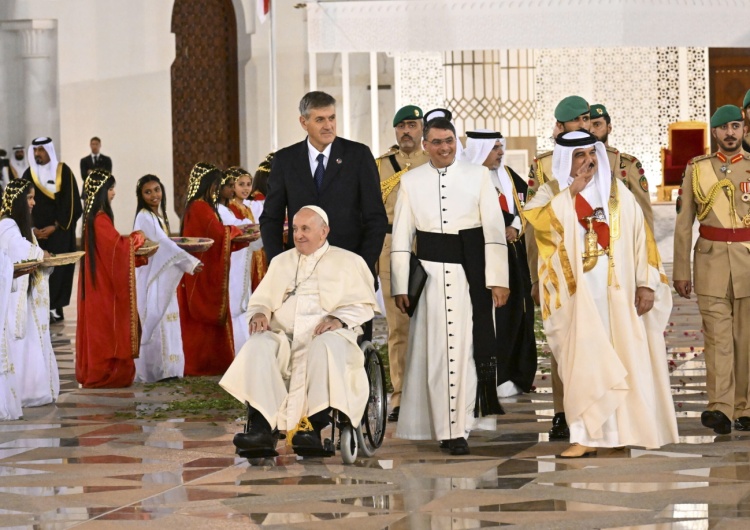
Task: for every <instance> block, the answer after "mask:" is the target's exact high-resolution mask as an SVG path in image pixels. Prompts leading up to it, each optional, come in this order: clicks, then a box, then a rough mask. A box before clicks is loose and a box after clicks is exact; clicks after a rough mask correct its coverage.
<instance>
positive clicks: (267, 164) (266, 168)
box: [256, 153, 276, 173]
mask: <svg viewBox="0 0 750 530" xmlns="http://www.w3.org/2000/svg"><path fill="white" fill-rule="evenodd" d="M275 154H276V153H268V154H267V155H266V159H265V160H264V161H263V162H261V163H260V165H259V166H258V169H256V171H260V172H262V173H270V172H271V162H273V155H275Z"/></svg>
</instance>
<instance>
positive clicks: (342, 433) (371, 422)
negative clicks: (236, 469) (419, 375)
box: [237, 340, 388, 464]
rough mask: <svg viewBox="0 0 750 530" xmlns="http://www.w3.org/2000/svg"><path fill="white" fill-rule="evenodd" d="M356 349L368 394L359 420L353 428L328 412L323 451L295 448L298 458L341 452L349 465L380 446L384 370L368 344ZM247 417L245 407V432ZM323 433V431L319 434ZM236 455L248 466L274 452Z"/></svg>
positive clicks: (385, 408) (383, 420)
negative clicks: (329, 427)
mask: <svg viewBox="0 0 750 530" xmlns="http://www.w3.org/2000/svg"><path fill="white" fill-rule="evenodd" d="M359 347H360V349H361V350H362V353H363V354H364V363H365V372H366V373H367V380H368V382H369V387H370V394H369V397H368V400H367V405H366V406H365V412H364V415H363V417H362V418H361V420H360V422H359V423H358V424H356V425H355V424H354V423H353V422H352V421H351V420H350V419H349V418H347V417H346V415H344V414H342V413H340V412H339V411H337V410H335V409H334V410H332V411H331V425H332V427H331V437H330V438H324V439H323V440H322V441H323V449H322V450H321V449H316V448H304V449H303V448H298V450H296V451H295V452H296V454H297V455H298V456H302V457H308V458H311V457H331V456H335V454H336V449H337V448H338V449H339V450H340V451H341V458H342V460H343V461H344V464H353V463H354V461H355V460H356V459H357V455H358V454H362V455H363V456H365V457H368V458H369V457H371V456H373V455H374V454H375V451H376V450H377V449H378V447H380V446H381V444H382V443H383V438H385V429H386V420H387V414H388V398H387V394H386V387H385V385H386V381H385V368H384V367H383V363H382V361H381V360H380V355H379V354H378V350H377V349H376V348H375V346H374V345H373V344H372V343H371V342H370V341H367V340H365V341H362V342H361V343H360V345H359ZM250 414H251V410H250V408H249V407H248V419H247V422H246V423H245V432H248V431H249V430H250ZM326 430H327V428H326V429H324V430H323V432H325V431H326ZM275 434H278V432H275ZM337 434H338V436H337ZM321 437H322V433H321ZM237 455H239V456H240V457H242V458H247V459H248V461H249V462H250V464H254V463H256V462H258V461H259V460H262V459H264V458H269V457H274V456H278V453H277V452H276V451H275V450H274V451H273V454H268V453H264V454H259V453H258V452H256V451H251V450H242V449H238V450H237Z"/></svg>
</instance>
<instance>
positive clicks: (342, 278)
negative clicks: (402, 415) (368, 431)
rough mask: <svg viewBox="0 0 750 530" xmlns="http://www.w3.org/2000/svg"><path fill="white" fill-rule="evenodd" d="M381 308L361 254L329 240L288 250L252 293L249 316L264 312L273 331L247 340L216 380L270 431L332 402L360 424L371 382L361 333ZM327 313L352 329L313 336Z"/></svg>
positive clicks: (286, 426) (288, 426) (290, 426)
mask: <svg viewBox="0 0 750 530" xmlns="http://www.w3.org/2000/svg"><path fill="white" fill-rule="evenodd" d="M376 310H377V302H376V300H375V292H374V290H373V278H372V274H371V273H370V271H369V269H368V268H367V265H366V264H365V262H364V261H363V260H362V258H360V257H359V256H357V255H356V254H354V253H352V252H349V251H347V250H344V249H341V248H338V247H333V246H330V245H329V244H328V243H327V242H326V243H324V244H323V246H322V247H321V248H320V249H318V250H317V251H316V252H314V253H313V254H311V255H309V256H304V255H302V254H300V253H299V252H297V250H296V249H291V250H288V251H286V252H284V253H283V254H280V255H278V256H277V257H276V258H275V259H274V260H273V261H272V262H271V265H270V267H269V269H268V273H267V274H266V277H265V278H264V279H263V281H262V282H261V283H260V285H259V286H258V289H257V290H256V291H255V293H253V296H252V297H251V298H250V307H249V309H248V312H247V314H248V316H249V317H252V315H255V314H256V313H263V314H264V315H265V316H266V317H267V318H268V320H269V324H270V325H269V327H270V331H266V332H262V333H256V334H254V335H252V336H251V337H250V340H248V342H247V343H246V344H245V346H243V348H242V350H241V351H240V353H239V354H238V355H237V357H236V358H235V360H234V362H233V363H232V365H231V366H230V367H229V369H228V370H227V372H226V374H224V377H223V378H222V379H221V381H220V382H219V384H220V385H221V386H222V387H223V388H224V389H225V390H226V391H227V392H229V393H230V394H232V395H233V396H234V397H236V398H237V399H238V400H240V401H241V402H243V403H244V402H247V403H249V404H250V406H251V407H253V408H254V409H255V410H257V411H259V412H260V413H261V414H263V416H264V417H265V418H266V420H267V421H268V423H270V424H271V428H276V427H278V428H279V430H282V431H284V430H286V431H290V430H292V429H294V428H295V427H296V426H297V423H298V422H299V421H300V420H301V419H302V418H303V417H306V416H311V415H313V414H315V413H317V412H320V411H322V410H325V409H326V408H328V407H329V406H330V407H333V408H334V409H337V410H339V411H341V412H342V413H344V414H346V415H347V417H349V418H350V419H351V420H352V421H353V422H355V423H358V422H359V421H360V420H361V418H362V415H363V413H364V410H365V406H366V405H367V399H368V396H369V384H368V381H367V373H366V372H365V369H364V359H363V353H362V350H361V349H360V348H359V346H358V345H357V335H358V334H359V333H361V329H359V326H361V325H362V324H363V323H365V322H367V321H368V320H370V319H372V317H373V315H374V313H375V312H376ZM328 315H332V316H335V317H337V318H339V319H341V320H342V321H343V322H345V323H346V324H347V326H348V329H344V328H342V329H338V330H336V331H328V332H325V333H323V334H322V335H318V336H313V331H314V330H315V327H316V326H317V325H318V324H319V323H320V322H321V321H322V320H323V318H324V317H326V316H328Z"/></svg>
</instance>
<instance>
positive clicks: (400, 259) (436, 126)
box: [391, 118, 509, 454]
mask: <svg viewBox="0 0 750 530" xmlns="http://www.w3.org/2000/svg"><path fill="white" fill-rule="evenodd" d="M456 142H457V140H456V137H455V130H454V128H453V126H452V125H451V124H450V122H449V121H447V120H446V119H444V118H436V119H434V120H432V121H430V122H429V123H428V124H427V125H426V126H425V139H424V141H423V145H424V148H425V151H427V153H428V154H429V156H430V162H429V163H428V164H424V165H422V166H420V167H418V168H416V169H413V170H411V171H409V172H408V173H407V174H406V175H404V177H403V178H402V179H401V188H400V189H399V192H398V199H397V202H396V209H395V216H394V224H393V244H392V247H391V293H392V294H393V296H395V297H396V304H397V305H398V306H399V308H401V309H402V311H405V309H406V306H405V305H404V304H405V303H406V304H408V303H409V302H408V297H407V296H406V295H407V292H408V283H409V262H410V259H411V249H412V248H413V243H414V241H415V239H416V241H417V257H418V258H419V260H420V262H421V264H422V266H423V267H424V269H425V271H426V273H427V282H426V284H425V288H424V291H423V293H422V295H421V297H420V299H419V301H418V302H417V306H416V310H415V312H414V315H413V316H412V320H411V326H410V333H409V346H408V352H407V357H406V359H407V360H406V370H405V374H404V390H403V396H402V400H401V412H400V418H399V423H398V428H397V430H396V436H398V437H399V438H407V439H411V440H429V439H436V440H440V441H441V442H444V444H447V445H449V446H450V449H451V453H452V454H468V451H469V449H468V445H467V443H466V438H467V437H468V435H469V432H470V431H471V429H472V427H473V426H474V417H475V416H478V415H479V414H480V413H481V414H482V415H487V414H493V413H502V407H500V405H499V403H498V401H497V389H496V387H497V385H496V381H497V373H496V370H497V368H496V355H497V348H496V344H495V330H494V321H493V305H494V306H495V307H499V306H501V305H503V304H504V303H505V301H506V300H507V298H508V292H509V291H508V289H507V286H508V247H507V244H506V241H505V223H504V222H503V216H502V211H501V210H500V208H499V206H498V199H497V192H496V191H495V188H494V187H493V186H492V183H491V182H490V176H489V171H488V170H487V168H485V167H483V166H480V165H474V164H469V163H466V162H462V161H459V160H455V145H456ZM469 233H471V234H477V233H478V234H479V236H480V242H479V251H478V252H477V253H475V255H473V256H471V259H468V260H467V259H465V258H466V255H465V251H466V248H467V241H466V240H465V238H464V235H467V234H469ZM482 239H483V243H482ZM475 248H476V247H475ZM476 265H479V266H480V270H479V282H480V285H479V286H478V287H479V288H478V289H476V282H474V288H473V289H472V286H471V283H472V281H471V279H470V278H471V277H474V278H476V274H472V272H471V271H472V269H476ZM470 291H471V294H470ZM485 297H486V298H485ZM480 299H481V301H480ZM478 309H480V310H481V311H478ZM479 313H481V315H480V314H479ZM479 317H482V318H479ZM480 336H481V337H482V338H483V339H484V340H483V341H481V344H480V343H479V341H478V340H477V339H478V338H479V337H480ZM477 360H480V361H481V362H476V361H477ZM479 376H481V377H479ZM478 383H479V384H478ZM478 397H479V398H480V399H479V400H478V401H477V398H478Z"/></svg>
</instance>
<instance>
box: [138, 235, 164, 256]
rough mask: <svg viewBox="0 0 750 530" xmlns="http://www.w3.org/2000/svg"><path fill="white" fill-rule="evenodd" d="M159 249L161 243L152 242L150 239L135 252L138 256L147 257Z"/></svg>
mask: <svg viewBox="0 0 750 530" xmlns="http://www.w3.org/2000/svg"><path fill="white" fill-rule="evenodd" d="M158 249H159V243H157V242H156V241H151V240H150V239H147V240H146V242H145V243H144V244H143V246H142V247H141V248H139V249H138V250H136V251H135V255H136V256H145V255H147V254H150V253H151V251H153V250H158Z"/></svg>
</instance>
